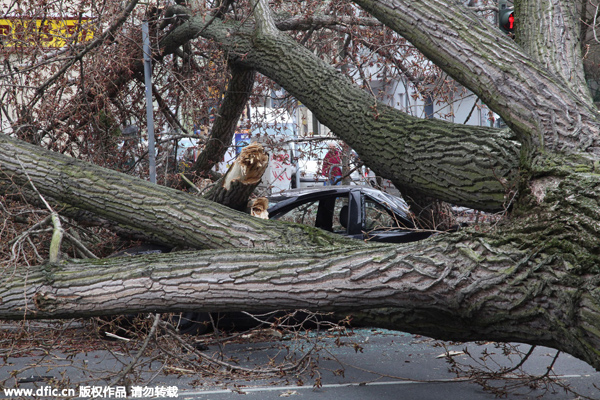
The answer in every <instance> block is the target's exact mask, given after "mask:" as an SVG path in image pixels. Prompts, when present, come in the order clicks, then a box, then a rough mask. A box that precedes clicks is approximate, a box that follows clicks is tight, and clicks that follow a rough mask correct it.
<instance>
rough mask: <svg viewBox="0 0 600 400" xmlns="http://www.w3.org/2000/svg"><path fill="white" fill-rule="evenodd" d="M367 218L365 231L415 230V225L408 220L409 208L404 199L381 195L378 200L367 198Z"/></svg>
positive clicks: (365, 217) (364, 226)
mask: <svg viewBox="0 0 600 400" xmlns="http://www.w3.org/2000/svg"><path fill="white" fill-rule="evenodd" d="M364 210H365V216H364V221H363V229H365V230H366V231H372V230H389V229H398V228H404V229H406V228H413V227H414V224H413V223H412V222H411V221H410V220H409V219H408V214H407V213H406V211H407V210H408V206H407V205H406V203H404V201H403V200H402V199H399V198H395V197H394V196H389V195H387V194H385V193H381V194H380V196H377V198H376V199H375V198H373V197H371V196H365V201H364Z"/></svg>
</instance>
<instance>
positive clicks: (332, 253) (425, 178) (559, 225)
mask: <svg viewBox="0 0 600 400" xmlns="http://www.w3.org/2000/svg"><path fill="white" fill-rule="evenodd" d="M257 1H258V0H257ZM356 3H357V4H359V5H361V6H362V7H364V8H365V9H366V10H368V11H369V12H370V13H372V15H373V16H375V17H376V18H378V19H379V20H380V21H382V22H383V23H384V24H386V25H388V26H390V27H391V28H393V29H395V30H396V31H397V32H399V33H400V34H402V35H403V36H404V37H406V38H407V39H408V40H410V41H412V42H413V43H414V44H415V46H417V47H418V48H419V49H420V50H422V51H423V52H424V53H425V54H426V55H428V56H429V57H430V58H431V59H432V60H433V61H434V62H435V63H436V64H438V65H439V66H440V67H441V68H442V69H444V70H445V71H446V72H448V73H449V74H451V75H452V76H453V77H455V78H456V79H457V80H459V81H460V82H461V83H463V84H464V85H465V86H467V87H468V88H469V89H470V90H471V91H473V92H474V93H475V94H477V95H478V96H479V97H480V98H481V99H483V100H484V101H485V102H486V103H487V104H488V105H489V106H490V107H492V109H493V110H494V111H496V112H497V113H499V114H500V115H501V116H502V117H503V119H504V120H505V121H506V122H507V123H508V125H509V126H510V127H511V129H512V132H514V134H513V133H509V132H507V131H497V130H494V129H490V128H481V127H465V126H460V125H455V124H450V123H447V122H441V121H434V120H427V121H422V120H418V119H415V118H412V117H409V116H407V115H405V114H403V113H401V112H400V111H397V110H393V109H391V108H388V107H385V106H383V105H381V104H378V103H376V102H375V101H374V100H373V99H372V98H371V97H369V96H368V95H366V94H365V93H364V92H363V91H362V90H360V89H358V88H355V87H353V86H352V85H351V84H350V83H349V82H348V81H347V80H345V79H344V78H343V77H341V75H340V74H338V73H337V72H336V71H335V70H334V69H333V68H331V67H330V66H328V65H326V64H325V63H324V62H322V61H321V60H319V59H318V58H316V57H315V56H314V55H313V54H312V53H310V52H309V51H307V50H306V49H303V48H302V47H301V46H299V45H298V44H297V43H296V42H294V41H293V40H291V39H290V38H288V37H287V36H285V35H284V34H282V33H281V32H279V31H277V29H276V28H275V27H276V26H277V20H276V19H274V20H273V21H270V20H269V18H271V17H270V15H269V13H268V9H267V8H261V9H260V10H259V9H258V8H257V10H259V11H260V12H257V14H256V15H257V16H258V17H259V18H261V20H260V21H259V23H258V24H257V26H258V27H259V29H258V31H257V30H256V27H255V26H254V25H253V24H251V23H250V22H249V21H250V19H248V20H245V23H244V24H243V25H239V24H237V23H235V22H222V21H219V20H215V21H212V23H210V24H209V25H206V24H205V22H204V20H202V19H201V18H199V17H196V18H191V19H190V20H189V21H188V22H187V23H185V24H183V25H181V26H180V27H179V28H177V29H176V30H174V31H173V35H172V36H170V37H169V38H166V39H165V40H164V41H163V43H162V45H163V46H164V48H165V50H167V49H169V48H173V46H174V47H177V46H178V45H179V44H180V43H181V42H182V41H183V42H185V41H187V40H190V38H193V37H194V36H195V35H196V34H198V33H200V34H201V35H203V36H206V37H210V38H212V39H213V40H216V41H217V42H219V43H220V44H221V45H222V46H223V47H224V48H226V49H227V50H228V51H229V54H230V56H231V57H233V58H235V59H236V62H239V63H241V64H242V65H245V66H246V67H248V68H252V69H256V70H257V71H258V72H260V73H263V74H264V75H266V76H268V77H270V78H272V79H273V80H275V81H277V82H278V83H279V84H281V85H282V86H283V87H284V88H286V89H287V90H288V91H289V92H290V93H292V94H293V95H294V96H296V97H297V98H298V99H299V100H301V101H302V102H303V103H304V104H305V105H307V106H308V107H309V108H311V109H312V110H313V111H314V112H315V113H316V115H317V117H318V118H319V120H320V121H322V122H324V123H326V124H327V125H328V126H329V127H330V128H332V129H333V130H334V132H335V133H336V134H338V135H339V136H340V137H341V138H343V139H344V140H345V141H346V142H347V143H348V144H349V145H350V146H352V147H353V148H354V149H355V150H356V151H357V152H358V153H359V154H360V156H361V158H363V160H365V161H366V162H367V164H369V165H372V166H373V168H374V169H375V170H376V171H377V172H378V173H380V174H382V175H384V176H389V177H391V178H393V180H394V182H396V183H398V184H399V185H401V186H406V187H409V188H411V189H413V190H415V191H418V192H421V193H423V194H425V195H428V196H430V197H433V198H438V199H441V200H446V201H451V202H453V203H456V204H460V205H468V206H472V207H475V208H478V209H483V210H497V209H501V208H503V207H504V206H506V204H507V201H508V200H514V201H512V202H511V206H512V209H511V216H510V218H508V219H506V220H505V221H503V222H502V223H501V224H500V225H498V226H497V227H496V228H495V229H494V230H493V231H490V232H468V233H456V234H447V235H440V236H436V237H433V238H431V239H429V240H425V241H421V242H418V243H412V244H406V245H369V244H364V243H357V242H349V241H347V240H344V239H341V238H336V237H333V236H331V235H328V234H327V233H325V232H321V231H318V230H314V229H310V228H306V227H300V226H297V225H289V224H284V223H276V222H273V221H264V220H258V219H252V218H250V217H248V216H246V215H244V214H241V213H236V212H234V211H232V210H227V209H226V208H224V207H220V206H218V205H215V204H212V203H209V202H206V201H204V200H201V199H198V198H193V197H191V196H187V195H185V194H183V193H178V192H175V191H172V190H170V189H167V188H160V187H156V186H152V185H149V184H147V183H144V182H141V181H139V180H135V179H132V178H129V177H126V176H124V175H120V174H117V173H114V172H110V171H106V170H101V169H99V168H97V167H92V166H87V165H85V164H83V163H80V162H79V161H76V160H70V159H68V158H65V157H60V156H58V155H54V154H49V153H47V152H45V151H44V150H41V149H36V148H34V147H31V146H28V145H25V144H22V143H19V142H17V141H14V140H12V139H9V138H5V137H1V138H0V170H1V171H2V172H3V173H4V174H5V175H6V177H7V178H8V179H10V180H12V181H13V182H15V183H17V184H21V185H26V184H27V183H28V182H29V180H32V181H34V182H35V184H36V187H38V189H39V190H40V191H41V192H42V193H44V194H45V195H48V196H49V197H51V198H53V199H54V200H56V201H59V202H64V203H67V204H72V205H74V206H76V207H80V208H83V209H87V210H89V211H92V212H95V213H99V214H101V215H103V216H104V217H105V218H112V219H115V220H118V221H120V222H121V223H123V224H129V225H134V226H135V227H137V228H138V229H140V230H143V231H147V232H152V234H153V235H155V236H156V238H157V239H158V240H159V241H165V243H179V244H183V245H187V246H190V247H194V248H204V249H219V250H205V251H201V252H191V253H179V254H178V253H176V254H169V255H160V256H145V257H134V258H131V259H127V260H96V261H82V260H69V261H63V262H61V263H58V264H47V265H45V266H37V267H21V268H15V269H14V270H11V271H9V272H10V273H6V272H5V274H4V275H3V276H2V279H3V281H2V282H1V283H2V284H1V285H0V287H1V289H0V299H1V300H0V317H2V318H15V319H18V318H62V317H74V316H86V315H100V314H115V313H122V312H136V311H167V310H168V311H185V310H197V311H200V310H214V311H219V310H221V311H228V310H238V309H242V308H243V309H247V310H263V311H265V310H270V309H279V308H300V307H306V308H311V309H321V310H339V311H345V312H348V311H350V312H352V313H354V314H356V318H358V319H361V320H365V321H370V322H372V323H374V324H377V325H379V326H387V327H390V328H394V329H403V330H406V331H410V332H418V333H423V334H427V335H430V336H434V337H439V338H448V339H458V340H473V339H489V340H507V341H508V340H511V341H512V340H517V341H522V342H528V343H534V344H543V345H547V346H551V347H554V348H557V349H561V350H564V351H566V352H568V353H570V354H573V355H575V356H577V357H579V358H581V359H583V360H585V361H587V362H588V363H590V364H591V365H593V366H594V367H595V368H597V369H600V267H599V265H600V240H599V239H598V238H599V237H600V204H599V202H600V194H599V193H600V190H599V189H600V174H598V170H597V168H598V162H599V161H600V160H599V159H598V158H599V155H598V154H599V146H598V144H599V135H598V132H599V126H600V123H599V122H600V117H599V116H598V111H597V110H596V109H594V108H593V107H592V105H591V104H592V103H591V101H590V99H589V94H587V92H586V90H585V89H584V88H582V87H581V85H582V84H583V82H582V81H581V79H579V78H577V77H575V78H574V79H572V80H569V82H567V75H565V71H566V69H567V68H570V67H565V65H566V66H569V65H570V66H572V65H574V64H576V60H577V57H578V56H577V54H576V52H570V53H569V54H560V52H561V50H560V48H561V47H562V48H564V47H569V46H571V45H572V43H573V41H572V40H567V42H568V43H567V42H565V43H567V44H564V43H563V42H560V43H558V41H559V39H557V38H556V37H557V36H556V35H554V34H553V37H555V39H548V41H546V42H544V44H532V45H531V46H530V47H527V46H522V45H519V44H518V42H514V41H511V40H509V39H508V38H506V37H505V36H504V35H502V34H501V33H500V32H499V31H498V30H497V29H495V28H494V27H492V26H491V25H490V24H488V23H487V22H482V21H480V20H478V19H477V18H476V17H475V16H474V15H472V14H471V13H470V12H469V11H468V10H467V9H465V8H462V7H459V6H457V5H455V6H454V7H452V8H449V7H447V4H446V2H442V1H439V0H422V1H419V2H414V1H410V0H379V1H375V0H357V1H356ZM538 3H539V4H538ZM541 3H542V2H541V1H537V2H536V1H534V0H531V1H524V2H521V4H522V5H532V7H533V6H535V5H536V4H538V5H540V7H538V8H539V9H543V8H541ZM553 3H555V5H556V7H554V8H553V12H558V13H560V15H561V16H562V17H563V19H562V21H564V22H563V23H560V24H561V26H560V27H559V28H557V30H556V31H552V32H554V33H557V32H559V31H560V29H563V31H564V32H570V33H573V31H577V30H578V27H577V24H576V22H574V21H573V19H572V17H573V15H572V14H573V12H572V7H571V6H570V5H569V1H568V0H553ZM259 5H264V4H263V3H262V2H259ZM534 8H535V7H534ZM528 9H529V7H525V6H524V8H523V11H522V12H524V13H527V12H528V11H527V10H528ZM547 12H550V11H547ZM544 15H546V14H544ZM523 18H524V20H527V17H526V16H524V17H523ZM265 19H266V20H265ZM559 20H560V19H559ZM540 21H541V25H543V24H544V23H550V22H548V21H551V23H556V19H551V20H549V19H547V18H541V19H540ZM544 21H546V22H544ZM519 29H520V28H518V29H517V33H519V32H520V31H519ZM543 30H544V28H543V26H542V27H541V28H539V29H538V32H537V33H535V32H531V33H524V34H523V36H522V37H521V39H523V40H524V39H525V38H532V37H534V36H535V35H536V34H539V33H540V32H543ZM527 40H529V39H527ZM549 45H555V46H556V48H557V49H558V50H556V49H554V50H552V51H551V52H553V53H554V54H549V56H548V57H544V56H543V55H544V48H545V47H548V46H549ZM549 65H552V66H553V67H552V68H550V69H549V68H548V66H549ZM577 76H579V75H577ZM16 160H18V161H20V162H18V161H16ZM24 170H26V171H27V172H28V177H27V176H25V174H24V172H23V171H24ZM382 307H383V308H385V309H383V308H382ZM373 309H377V310H376V311H370V312H367V311H364V310H373Z"/></svg>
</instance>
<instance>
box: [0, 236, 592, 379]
mask: <svg viewBox="0 0 600 400" xmlns="http://www.w3.org/2000/svg"><path fill="white" fill-rule="evenodd" d="M483 266H485V267H483ZM599 283H600V278H599V276H598V274H597V273H596V274H590V273H584V272H582V271H578V273H574V271H570V270H569V264H568V263H567V262H566V261H565V260H564V259H563V258H561V257H558V256H556V255H551V254H547V253H538V254H534V255H532V254H531V253H530V252H529V251H523V250H519V249H517V248H515V247H513V246H510V245H506V246H500V247H499V246H497V244H496V243H493V242H492V241H491V240H490V239H486V238H477V239H472V238H469V237H467V236H463V235H459V236H456V237H454V238H452V239H449V238H436V239H431V240H427V241H423V242H417V243H412V244H407V245H404V246H396V245H387V246H384V245H377V246H369V247H368V248H365V247H364V246H359V245H357V246H351V245H348V246H345V247H344V248H341V249H339V250H333V249H331V250H327V249H322V250H317V251H314V250H313V251H307V249H292V250H282V249H278V250H276V251H269V250H262V251H257V250H253V251H247V250H246V251H243V250H238V251H235V252H231V251H205V252H181V253H179V252H178V253H172V254H168V255H148V256H138V257H127V258H114V259H104V260H71V261H65V262H61V263H59V264H48V265H44V266H36V267H29V268H21V269H18V270H15V271H12V273H10V274H4V275H3V280H2V282H0V288H1V289H0V298H2V303H1V304H0V318H5V319H23V318H26V319H32V318H71V317H83V316H91V315H106V314H119V313H132V312H150V311H151V312H167V311H169V312H174V311H233V310H240V309H244V310H248V311H269V310H277V309H293V308H308V309H313V310H336V311H339V312H343V311H346V312H348V313H357V316H358V317H362V318H364V317H365V315H364V314H362V313H360V311H361V310H366V309H373V308H381V307H388V308H391V309H389V310H387V311H383V310H380V311H378V312H376V313H374V314H373V313H371V314H370V316H369V318H370V319H368V321H369V322H371V323H374V324H375V325H379V326H382V325H383V326H386V327H388V328H392V329H401V330H405V331H409V332H417V333H422V334H427V335H430V336H433V337H438V338H446V339H461V340H465V339H467V340H471V339H472V340H475V339H486V340H500V341H521V342H527V343H536V344H543V345H546V346H550V347H554V348H557V349H561V350H563V351H566V352H568V353H570V354H573V355H575V356H577V357H579V358H581V359H583V360H585V361H587V362H589V363H590V364H591V365H593V366H595V367H596V368H600V357H599V354H598V351H599V350H598V349H600V332H599V331H598V329H597V327H598V321H599V320H600V298H599V297H600V296H599V294H598V285H599Z"/></svg>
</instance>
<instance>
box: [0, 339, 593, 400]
mask: <svg viewBox="0 0 600 400" xmlns="http://www.w3.org/2000/svg"><path fill="white" fill-rule="evenodd" d="M315 346H316V347H318V348H319V350H318V351H316V352H311V358H310V362H307V367H306V368H305V369H304V370H303V371H300V372H298V373H294V374H287V375H284V376H280V377H277V376H275V377H269V378H256V377H254V376H251V375H249V374H243V373H242V374H238V375H236V376H235V377H234V378H233V379H230V378H227V377H224V376H226V375H223V374H216V376H214V377H210V376H205V377H199V376H194V375H190V374H173V373H170V374H165V373H164V372H165V371H164V365H162V364H161V363H155V365H153V364H152V363H151V362H149V363H148V368H147V369H146V370H145V372H144V373H143V374H141V375H140V376H139V378H140V379H141V380H142V381H145V382H148V381H149V380H150V379H152V380H151V383H148V385H149V386H152V387H163V388H167V387H169V388H176V394H177V397H176V398H178V399H190V400H191V399H202V400H208V399H210V400H219V399H228V400H229V399H238V398H239V399H240V400H252V399H257V400H258V399H261V400H268V399H280V398H282V397H290V398H293V399H298V400H300V399H311V400H312V399H318V400H333V399H335V400H339V399H344V400H354V399H356V400H358V399H360V400H363V399H378V400H387V399H390V400H391V399H394V400H396V399H403V400H410V399H419V400H422V399H443V400H465V399H482V400H483V399H495V398H497V397H496V394H494V393H492V392H489V391H484V390H483V388H482V386H481V385H479V384H477V383H475V382H474V381H473V380H468V379H465V377H466V376H463V378H458V379H457V375H456V374H455V373H452V372H450V371H449V366H450V364H449V363H448V361H447V359H446V357H444V354H446V352H447V351H450V352H452V353H450V354H453V355H452V356H451V357H452V359H454V360H455V361H457V362H459V363H461V364H464V365H467V364H480V365H479V370H481V369H483V368H486V367H485V366H488V367H490V368H493V369H498V368H500V367H501V366H505V367H508V366H511V365H515V364H516V363H518V360H519V358H518V357H516V356H515V355H510V356H505V355H503V349H502V348H498V347H496V346H495V345H494V344H492V343H486V344H471V343H470V344H447V343H446V344H445V346H446V347H443V346H442V345H441V344H440V342H438V341H435V340H432V339H429V338H425V337H419V336H414V335H409V334H406V333H401V332H394V331H386V330H379V329H359V330H355V331H354V334H353V335H351V336H342V337H336V335H334V334H329V335H325V336H318V337H317V336H316V335H314V334H310V335H307V336H306V337H305V338H303V339H299V340H290V339H286V338H269V337H268V336H267V337H264V338H263V339H262V340H251V341H249V342H235V343H226V344H224V345H223V346H222V348H220V349H217V348H214V347H210V348H209V349H208V350H206V351H205V353H206V354H213V353H215V352H216V351H217V350H221V351H222V354H223V357H222V358H221V359H222V360H224V361H227V362H233V363H235V365H239V366H242V367H246V368H255V367H257V366H263V367H264V366H265V365H268V364H269V362H270V361H271V363H272V364H277V363H279V362H280V360H281V359H282V358H283V357H284V356H292V358H295V359H296V360H297V359H299V358H301V357H302V355H303V354H306V352H307V351H308V350H311V349H315ZM465 348H466V349H467V353H469V354H470V355H471V356H472V357H469V356H468V355H467V354H466V353H465V352H464V350H465ZM518 349H519V350H520V351H522V352H527V351H528V349H529V346H527V345H519V346H518ZM484 354H485V356H482V355H484ZM555 354H556V351H555V350H552V349H547V348H537V349H535V351H534V353H533V354H532V355H531V356H530V357H529V359H528V361H527V362H526V363H525V364H524V370H525V371H526V372H528V373H530V374H543V373H544V372H545V371H547V367H548V366H549V365H551V364H552V361H553V359H554V356H555ZM68 356H69V357H68V361H69V362H68V363H63V364H61V362H60V360H63V359H64V360H66V357H65V355H64V354H61V353H60V351H59V350H58V349H57V350H56V352H54V353H52V354H51V355H47V356H46V357H47V358H48V360H49V361H52V362H51V363H47V364H44V363H41V364H40V365H39V366H37V367H35V368H28V367H27V366H28V365H30V364H32V361H35V360H34V359H35V356H33V355H22V356H19V357H9V358H6V359H2V358H0V381H4V380H5V379H7V380H6V382H7V383H10V382H13V381H14V379H11V378H10V375H11V372H12V371H18V372H17V377H18V378H21V379H23V378H27V377H29V376H34V377H35V376H54V377H55V378H58V377H61V376H62V377H64V376H67V377H68V378H69V380H70V382H85V383H84V384H85V385H92V386H93V385H106V382H105V381H102V380H101V379H100V380H95V381H94V379H92V378H90V376H91V375H92V374H90V371H94V370H97V371H107V370H112V371H114V370H117V369H118V368H122V367H123V357H124V355H123V354H119V355H118V357H116V355H115V354H109V353H107V352H106V351H100V350H98V351H88V352H86V353H85V354H69V355H68ZM119 359H120V361H119ZM482 359H485V362H484V361H482ZM307 360H308V359H307ZM161 365H162V366H161ZM82 366H85V368H80V367H82ZM552 372H553V373H554V374H555V375H557V376H558V378H559V379H560V381H561V382H562V383H564V384H567V385H570V386H571V387H572V388H573V389H574V390H575V391H577V392H578V393H579V394H580V395H584V396H587V397H588V398H592V399H600V373H598V372H596V371H594V370H593V369H592V368H591V367H590V366H589V365H587V364H585V363H583V362H581V361H579V360H577V359H574V358H573V357H570V356H568V355H565V354H561V355H560V356H559V357H558V359H557V360H556V362H555V363H554V364H553V368H552ZM86 374H87V375H86ZM516 378H517V373H516V372H515V373H513V374H512V375H511V379H499V380H495V381H488V383H490V384H491V385H492V386H495V387H502V386H504V385H510V386H517V384H519V383H522V382H523V381H522V380H518V379H516ZM41 385H44V383H43V382H42V383H40V382H31V383H21V384H20V387H21V388H28V387H29V388H39V387H40V386H41ZM73 385H75V383H74V384H73ZM78 385H79V384H78ZM594 385H596V386H597V387H594ZM9 387H10V385H9ZM159 394H160V393H159ZM163 394H164V392H163ZM2 396H3V393H2V392H1V391H0V398H2ZM540 396H541V398H542V399H553V400H554V399H569V400H571V399H578V395H577V394H573V393H568V392H565V390H564V389H563V388H562V387H560V386H558V385H550V386H548V385H546V384H543V385H541V386H538V387H536V385H534V382H528V383H527V384H525V385H523V386H521V387H516V388H514V390H513V391H511V392H509V394H508V395H507V398H509V399H513V398H514V399H536V398H540ZM149 397H150V396H147V397H142V396H141V395H139V396H138V397H137V398H149ZM4 398H19V397H15V396H13V397H7V396H4ZM20 398H23V399H31V398H40V399H42V398H59V397H48V396H46V397H35V396H29V397H27V396H25V397H20ZM79 398H84V399H85V398H116V397H115V396H112V397H91V396H84V397H79ZM130 398H131V397H130ZM133 398H136V397H133ZM154 398H160V399H171V398H174V393H170V394H169V396H158V397H154Z"/></svg>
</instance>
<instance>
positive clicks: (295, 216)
mask: <svg viewBox="0 0 600 400" xmlns="http://www.w3.org/2000/svg"><path fill="white" fill-rule="evenodd" d="M318 209H319V201H318V200H317V201H310V202H308V203H304V204H301V205H300V206H298V207H295V208H292V209H291V210H289V211H288V212H286V213H284V214H282V215H279V216H276V217H275V218H274V219H278V220H281V221H288V222H296V223H299V224H303V225H309V226H315V221H316V219H317V211H318Z"/></svg>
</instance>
